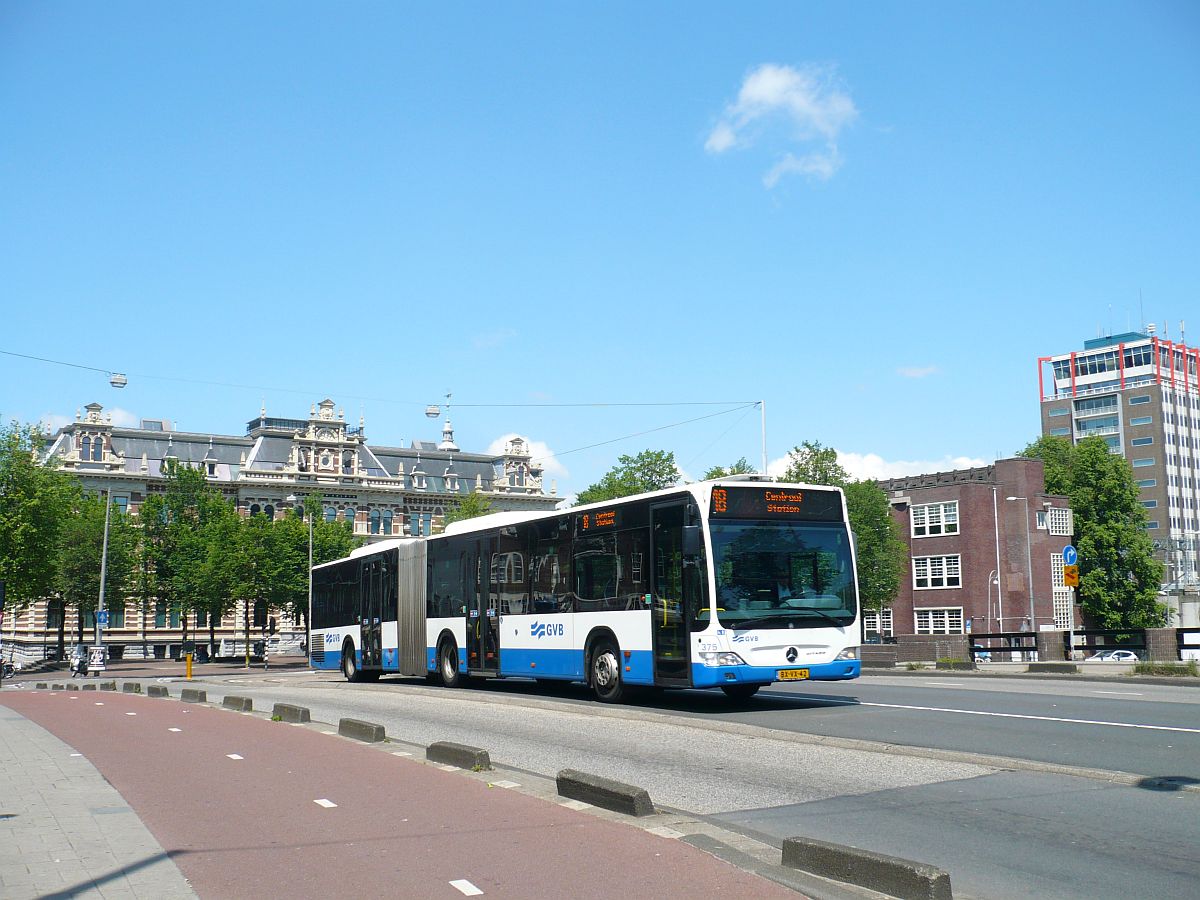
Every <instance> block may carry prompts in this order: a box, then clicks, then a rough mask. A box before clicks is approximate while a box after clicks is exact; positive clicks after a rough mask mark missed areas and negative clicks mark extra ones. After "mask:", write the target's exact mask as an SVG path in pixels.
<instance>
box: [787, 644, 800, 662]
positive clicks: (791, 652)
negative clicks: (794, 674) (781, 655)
mask: <svg viewBox="0 0 1200 900" xmlns="http://www.w3.org/2000/svg"><path fill="white" fill-rule="evenodd" d="M799 655H800V654H799V653H797V652H796V648H795V647H788V648H787V660H788V662H795V661H796V657H797V656H799Z"/></svg>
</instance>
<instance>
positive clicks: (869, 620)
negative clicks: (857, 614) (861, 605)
mask: <svg viewBox="0 0 1200 900" xmlns="http://www.w3.org/2000/svg"><path fill="white" fill-rule="evenodd" d="M862 619H863V633H864V634H865V635H867V636H868V637H870V636H871V635H872V634H878V635H879V636H880V637H891V636H892V611H891V610H890V609H885V610H883V611H882V612H880V611H879V610H875V611H873V612H864V613H863V614H862Z"/></svg>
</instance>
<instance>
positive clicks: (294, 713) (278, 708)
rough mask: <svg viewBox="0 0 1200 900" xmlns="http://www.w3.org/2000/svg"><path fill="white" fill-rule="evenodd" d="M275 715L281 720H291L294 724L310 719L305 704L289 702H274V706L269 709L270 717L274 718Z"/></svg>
mask: <svg viewBox="0 0 1200 900" xmlns="http://www.w3.org/2000/svg"><path fill="white" fill-rule="evenodd" d="M276 717H278V718H279V721H281V722H292V723H294V724H300V723H303V722H311V721H312V718H311V716H310V715H309V711H308V707H307V706H295V705H293V704H291V703H276V704H275V708H274V709H273V710H271V718H272V719H274V718H276Z"/></svg>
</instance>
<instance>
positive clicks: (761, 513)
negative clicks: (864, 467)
mask: <svg viewBox="0 0 1200 900" xmlns="http://www.w3.org/2000/svg"><path fill="white" fill-rule="evenodd" d="M710 509H711V514H712V515H713V516H714V517H724V518H731V519H775V518H789V519H806V520H808V521H818V522H840V521H841V519H842V502H841V495H839V494H838V492H837V491H823V490H819V489H817V490H814V489H812V488H804V489H803V490H801V489H799V488H781V487H715V488H713V491H712V506H711V508H710Z"/></svg>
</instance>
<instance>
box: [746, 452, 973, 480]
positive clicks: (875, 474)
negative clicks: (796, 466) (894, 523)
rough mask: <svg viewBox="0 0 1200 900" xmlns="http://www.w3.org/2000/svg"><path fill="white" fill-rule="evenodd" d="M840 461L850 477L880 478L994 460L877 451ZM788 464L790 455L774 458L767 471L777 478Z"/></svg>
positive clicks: (850, 455) (948, 469) (846, 456)
mask: <svg viewBox="0 0 1200 900" xmlns="http://www.w3.org/2000/svg"><path fill="white" fill-rule="evenodd" d="M837 455H838V463H839V464H840V465H841V466H842V468H843V469H845V470H846V471H847V472H849V473H850V477H851V478H858V479H867V478H870V479H872V480H879V479H884V478H900V477H902V476H905V475H928V474H931V473H933V472H952V471H954V470H955V469H973V468H976V467H977V466H986V465H990V463H991V460H987V459H973V458H971V457H969V456H943V457H942V458H941V459H931V460H920V459H913V460H902V459H897V460H887V459H884V458H883V457H882V456H880V455H879V454H877V453H847V452H845V451H843V450H839V451H838V452H837ZM787 467H788V457H786V456H783V457H780V458H779V459H775V460H771V462H770V463H769V464H768V465H767V472H768V473H770V474H771V475H774V476H775V477H776V478H778V477H779V476H781V475H782V474H783V473H784V471H785V470H786V469H787Z"/></svg>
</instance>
